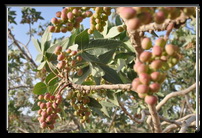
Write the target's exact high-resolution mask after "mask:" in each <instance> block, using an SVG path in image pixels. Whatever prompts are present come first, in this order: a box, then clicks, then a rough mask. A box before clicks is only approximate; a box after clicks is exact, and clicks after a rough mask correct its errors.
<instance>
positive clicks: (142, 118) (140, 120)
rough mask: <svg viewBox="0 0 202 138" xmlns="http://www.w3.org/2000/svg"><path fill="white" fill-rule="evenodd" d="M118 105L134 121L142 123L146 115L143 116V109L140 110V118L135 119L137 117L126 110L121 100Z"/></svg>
mask: <svg viewBox="0 0 202 138" xmlns="http://www.w3.org/2000/svg"><path fill="white" fill-rule="evenodd" d="M119 105H120V107H121V109H122V110H123V112H124V113H125V114H126V115H128V116H129V117H130V119H131V120H133V121H135V122H136V123H142V122H144V120H145V117H146V116H145V110H142V111H141V119H137V118H135V117H133V116H132V115H131V114H130V113H129V112H128V111H127V110H126V108H125V107H124V105H123V103H122V102H120V101H119Z"/></svg>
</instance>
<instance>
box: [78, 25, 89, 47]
mask: <svg viewBox="0 0 202 138" xmlns="http://www.w3.org/2000/svg"><path fill="white" fill-rule="evenodd" d="M88 43H89V36H88V33H87V29H86V30H84V31H83V32H81V33H80V34H78V35H77V36H76V38H75V44H78V49H79V50H82V49H85V47H86V46H87V45H88Z"/></svg>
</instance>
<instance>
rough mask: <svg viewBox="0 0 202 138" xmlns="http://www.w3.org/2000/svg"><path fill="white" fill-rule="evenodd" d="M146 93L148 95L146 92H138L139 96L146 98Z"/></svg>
mask: <svg viewBox="0 0 202 138" xmlns="http://www.w3.org/2000/svg"><path fill="white" fill-rule="evenodd" d="M146 95H147V94H145V93H138V96H139V97H140V98H141V99H143V98H145V96H146Z"/></svg>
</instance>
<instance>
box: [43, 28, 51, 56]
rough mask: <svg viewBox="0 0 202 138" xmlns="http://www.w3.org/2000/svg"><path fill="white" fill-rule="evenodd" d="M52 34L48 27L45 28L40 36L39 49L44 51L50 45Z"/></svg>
mask: <svg viewBox="0 0 202 138" xmlns="http://www.w3.org/2000/svg"><path fill="white" fill-rule="evenodd" d="M51 37H52V34H51V33H50V32H49V30H48V28H47V29H46V30H45V32H44V34H43V35H42V38H41V50H42V52H43V53H44V52H45V50H47V49H48V48H49V46H50V42H51Z"/></svg>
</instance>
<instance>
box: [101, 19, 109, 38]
mask: <svg viewBox="0 0 202 138" xmlns="http://www.w3.org/2000/svg"><path fill="white" fill-rule="evenodd" d="M105 23H106V25H105V26H104V30H103V32H102V35H103V36H104V37H106V35H107V33H108V27H109V21H105Z"/></svg>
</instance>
